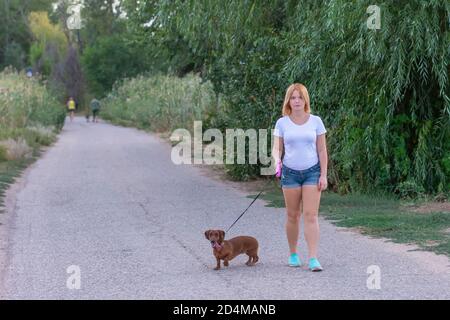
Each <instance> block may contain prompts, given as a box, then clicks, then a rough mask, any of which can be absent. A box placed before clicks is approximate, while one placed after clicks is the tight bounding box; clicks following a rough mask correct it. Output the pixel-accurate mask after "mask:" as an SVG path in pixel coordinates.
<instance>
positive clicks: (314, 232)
mask: <svg viewBox="0 0 450 320" xmlns="http://www.w3.org/2000/svg"><path fill="white" fill-rule="evenodd" d="M282 114H283V117H282V118H280V119H278V121H277V123H276V125H275V130H274V136H275V139H274V148H273V150H272V155H273V157H274V158H275V161H276V162H275V163H277V168H278V171H279V169H281V187H282V190H283V195H284V201H285V205H286V211H287V221H286V234H287V239H288V243H289V249H290V253H291V254H290V256H289V260H288V264H289V266H292V267H299V266H301V264H302V263H301V261H300V258H299V256H298V254H297V242H298V237H299V230H300V216H301V214H302V213H303V221H304V224H305V225H304V232H305V239H306V242H307V245H308V261H309V265H308V267H309V269H310V270H311V271H322V266H321V265H320V263H319V260H317V248H318V244H319V220H318V213H319V205H320V195H321V192H322V191H323V190H325V189H326V188H327V165H328V155H327V149H326V142H325V132H326V129H325V126H324V125H323V122H322V120H321V119H320V117H318V116H315V115H312V114H311V113H310V104H309V95H308V90H307V89H306V87H305V86H304V85H302V84H300V83H294V84H292V85H291V86H289V88H288V89H287V91H286V96H285V98H284V103H283V110H282ZM283 151H284V156H283V158H281V156H282V155H283ZM301 205H302V208H301ZM301 209H302V210H301Z"/></svg>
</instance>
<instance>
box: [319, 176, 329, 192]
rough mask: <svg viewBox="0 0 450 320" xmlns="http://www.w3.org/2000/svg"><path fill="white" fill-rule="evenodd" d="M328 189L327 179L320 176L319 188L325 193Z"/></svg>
mask: <svg viewBox="0 0 450 320" xmlns="http://www.w3.org/2000/svg"><path fill="white" fill-rule="evenodd" d="M327 187H328V182H327V177H324V176H320V178H319V184H318V185H317V188H318V189H319V191H323V190H325V189H326V188H327Z"/></svg>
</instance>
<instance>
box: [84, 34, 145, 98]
mask: <svg viewBox="0 0 450 320" xmlns="http://www.w3.org/2000/svg"><path fill="white" fill-rule="evenodd" d="M139 57H140V52H139V51H138V50H134V48H133V47H130V46H129V45H128V43H127V42H126V40H124V39H123V38H122V37H121V36H120V35H114V36H110V37H105V38H101V39H98V41H97V43H96V45H95V46H92V47H88V48H86V50H85V51H84V53H83V56H82V57H81V62H82V66H83V69H84V71H85V74H86V77H87V80H88V83H89V84H90V89H91V92H93V93H94V94H96V95H98V96H104V95H105V94H106V93H107V92H108V91H109V90H111V89H112V86H113V84H114V82H116V81H117V80H119V79H122V78H126V77H133V76H135V75H137V74H139V73H142V72H143V66H142V62H141V60H140V58H139Z"/></svg>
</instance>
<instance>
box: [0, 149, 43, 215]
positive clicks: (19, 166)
mask: <svg viewBox="0 0 450 320" xmlns="http://www.w3.org/2000/svg"><path fill="white" fill-rule="evenodd" d="M36 158H37V157H36V156H33V157H32V158H29V159H20V160H14V161H3V162H0V214H3V213H4V200H5V199H4V198H5V193H6V190H7V189H8V187H9V186H10V185H11V184H13V183H14V181H15V179H16V178H17V177H18V176H20V174H21V173H22V171H23V170H24V169H25V168H26V167H28V166H29V165H30V164H31V163H33V162H34V161H35V159H36Z"/></svg>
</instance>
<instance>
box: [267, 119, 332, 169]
mask: <svg viewBox="0 0 450 320" xmlns="http://www.w3.org/2000/svg"><path fill="white" fill-rule="evenodd" d="M325 132H327V130H326V129H325V126H324V125H323V122H322V119H320V117H319V116H314V115H312V114H310V116H309V119H308V121H306V123H304V124H302V125H298V124H296V123H294V122H293V121H292V120H291V118H289V116H284V117H282V118H280V119H278V121H277V123H276V124H275V130H274V136H277V137H282V138H283V141H284V158H283V164H284V165H286V166H287V167H289V168H291V169H294V170H305V169H308V168H311V167H312V166H314V165H315V164H316V163H317V162H318V161H319V155H318V153H317V147H316V140H317V136H319V135H321V134H324V133H325Z"/></svg>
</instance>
